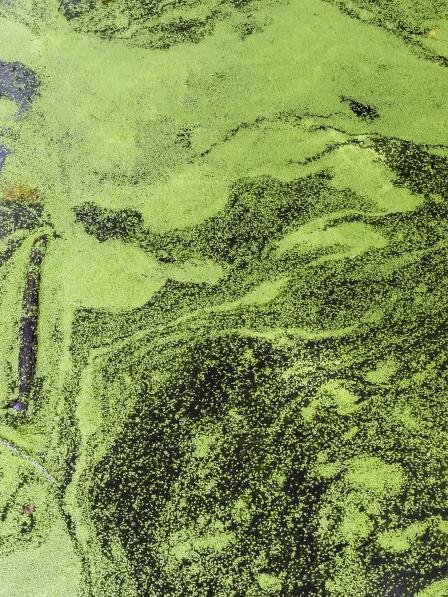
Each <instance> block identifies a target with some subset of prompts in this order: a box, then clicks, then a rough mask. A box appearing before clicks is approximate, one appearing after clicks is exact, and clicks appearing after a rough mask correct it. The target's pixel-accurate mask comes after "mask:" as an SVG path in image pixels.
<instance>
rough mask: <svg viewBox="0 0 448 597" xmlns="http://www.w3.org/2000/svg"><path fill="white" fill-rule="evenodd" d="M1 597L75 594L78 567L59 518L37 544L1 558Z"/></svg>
mask: <svg viewBox="0 0 448 597" xmlns="http://www.w3.org/2000/svg"><path fill="white" fill-rule="evenodd" d="M0 578H1V579H2V580H1V586H0V595H1V596H2V597H23V596H24V595H26V596H27V597H28V596H29V597H61V596H62V595H66V596H67V597H75V596H76V595H78V588H79V584H80V579H81V569H80V564H79V560H78V557H77V556H76V555H75V553H74V550H73V545H72V543H71V542H70V539H69V537H68V535H67V532H66V530H65V529H64V527H63V525H62V523H61V522H60V521H58V522H57V523H56V524H54V526H53V527H52V528H51V530H50V532H49V534H48V536H47V537H46V538H45V539H44V540H43V542H42V544H41V545H39V546H37V547H36V546H29V547H23V548H20V547H19V548H16V549H14V551H13V552H12V553H11V554H10V555H3V556H2V557H1V558H0Z"/></svg>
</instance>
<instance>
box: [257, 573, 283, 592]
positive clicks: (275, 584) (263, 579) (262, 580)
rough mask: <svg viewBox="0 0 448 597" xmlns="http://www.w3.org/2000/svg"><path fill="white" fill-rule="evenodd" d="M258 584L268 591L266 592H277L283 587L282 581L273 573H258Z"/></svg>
mask: <svg viewBox="0 0 448 597" xmlns="http://www.w3.org/2000/svg"><path fill="white" fill-rule="evenodd" d="M257 580H258V584H259V585H260V589H262V590H263V591H266V593H276V594H278V592H279V591H280V589H281V588H282V582H281V580H280V579H279V578H278V577H277V576H274V575H273V574H265V573H262V574H259V575H258V579H257Z"/></svg>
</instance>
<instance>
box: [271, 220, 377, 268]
mask: <svg viewBox="0 0 448 597" xmlns="http://www.w3.org/2000/svg"><path fill="white" fill-rule="evenodd" d="M316 228H317V230H316ZM386 244H387V240H386V239H385V238H384V237H382V236H381V234H378V233H377V232H375V230H374V229H373V228H372V227H371V226H368V225H367V224H363V223H360V222H346V223H343V224H339V225H337V226H332V227H328V228H323V226H322V229H320V230H319V224H318V223H316V222H309V223H307V224H304V225H303V226H302V227H301V228H300V229H299V230H296V231H294V232H291V233H290V234H289V235H288V236H286V237H285V238H283V239H282V240H281V241H280V243H279V246H278V249H277V254H278V255H282V254H283V253H284V252H286V251H288V250H291V249H293V248H295V247H297V246H299V247H300V249H301V250H302V251H311V250H313V249H316V248H320V247H322V248H327V247H335V249H338V248H340V247H344V248H347V250H346V251H335V252H334V253H333V254H332V258H333V259H341V258H344V257H356V256H357V255H361V254H362V253H364V252H365V251H368V250H369V249H378V248H382V247H384V246H386Z"/></svg>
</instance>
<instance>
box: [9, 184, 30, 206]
mask: <svg viewBox="0 0 448 597" xmlns="http://www.w3.org/2000/svg"><path fill="white" fill-rule="evenodd" d="M3 198H4V199H7V200H10V201H23V202H25V203H35V202H36V201H39V190H38V189H36V188H35V187H27V186H23V185H17V186H12V187H8V188H6V189H4V190H3Z"/></svg>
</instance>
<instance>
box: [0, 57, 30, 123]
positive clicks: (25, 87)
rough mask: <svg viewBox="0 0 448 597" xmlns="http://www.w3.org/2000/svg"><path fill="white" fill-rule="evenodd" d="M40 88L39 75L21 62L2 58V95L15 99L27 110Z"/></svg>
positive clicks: (0, 79)
mask: <svg viewBox="0 0 448 597" xmlns="http://www.w3.org/2000/svg"><path fill="white" fill-rule="evenodd" d="M38 89H39V80H38V78H37V75H36V74H35V73H34V72H33V71H32V70H31V69H29V68H28V67H26V66H25V65H23V64H22V63H20V62H4V61H3V60H0V97H2V96H4V97H7V98H8V99H11V100H13V101H15V102H16V103H17V104H18V106H19V111H20V112H26V111H27V110H28V109H29V108H30V106H31V102H32V100H33V98H34V96H35V95H36V94H37V91H38Z"/></svg>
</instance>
